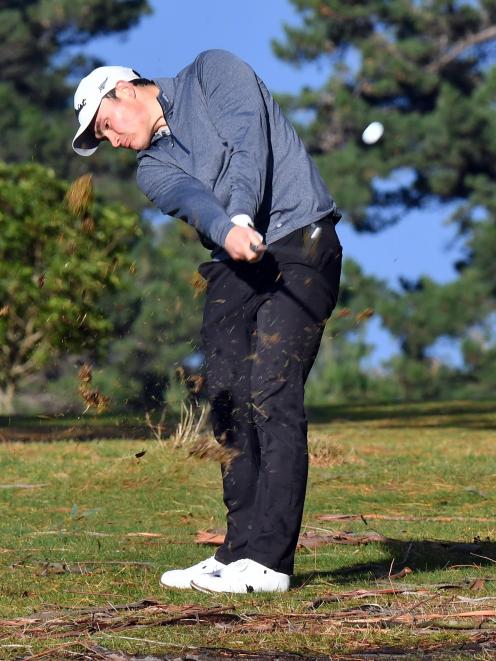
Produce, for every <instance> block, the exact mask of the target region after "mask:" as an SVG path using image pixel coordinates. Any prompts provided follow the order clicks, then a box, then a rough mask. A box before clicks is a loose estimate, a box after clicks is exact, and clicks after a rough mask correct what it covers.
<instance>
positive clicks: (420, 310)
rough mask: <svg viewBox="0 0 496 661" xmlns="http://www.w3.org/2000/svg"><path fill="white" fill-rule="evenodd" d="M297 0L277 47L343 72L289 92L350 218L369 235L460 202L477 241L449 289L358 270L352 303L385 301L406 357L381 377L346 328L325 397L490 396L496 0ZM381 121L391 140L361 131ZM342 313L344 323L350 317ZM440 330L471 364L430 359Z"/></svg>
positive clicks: (321, 386)
mask: <svg viewBox="0 0 496 661" xmlns="http://www.w3.org/2000/svg"><path fill="white" fill-rule="evenodd" d="M291 1H292V4H293V5H294V6H295V8H296V9H297V11H298V12H299V14H300V16H301V19H302V20H301V24H300V25H299V26H298V27H291V26H285V32H286V38H285V40H284V41H281V42H275V43H274V50H275V52H276V54H277V55H278V56H279V57H281V58H282V59H285V60H287V61H289V62H293V63H295V64H298V65H301V64H302V63H305V62H309V61H317V62H319V63H320V64H322V65H326V64H327V65H328V66H329V72H330V77H329V80H328V82H327V83H326V84H325V85H324V87H323V88H322V89H320V90H311V89H304V90H302V92H301V94H300V95H298V96H296V97H289V96H286V97H283V98H282V99H281V101H282V103H283V105H284V106H285V108H286V109H287V110H288V112H289V113H290V114H291V113H296V112H297V111H299V110H302V109H304V110H307V111H311V116H312V120H311V121H310V122H309V124H308V125H306V126H302V127H300V128H301V130H302V134H303V136H304V138H305V140H306V141H307V144H308V145H309V147H310V150H311V151H312V152H313V154H314V156H315V157H316V159H317V161H318V165H319V167H320V171H321V173H322V174H323V176H324V178H325V179H326V181H327V182H328V183H329V187H330V189H331V190H332V192H333V195H334V196H335V197H336V200H337V202H338V205H339V206H340V207H341V208H342V209H343V211H344V215H345V220H349V221H350V222H351V223H352V224H353V225H354V227H355V228H356V229H357V230H360V231H362V230H368V231H379V230H381V229H383V228H384V227H386V226H387V225H389V224H391V223H394V222H398V221H400V220H401V218H402V217H403V216H404V214H405V212H407V211H408V210H409V209H411V208H421V207H422V206H426V205H427V204H429V203H431V202H432V201H436V202H441V203H442V202H457V203H458V205H457V206H456V208H455V211H454V213H453V215H452V222H453V223H455V224H456V226H457V228H458V231H459V235H460V238H461V239H462V240H463V247H464V255H463V258H462V259H461V260H460V262H459V263H458V264H457V268H458V271H459V277H458V279H457V280H456V281H455V282H452V283H449V284H447V285H439V284H436V283H435V282H433V281H432V280H430V279H429V278H425V277H423V278H420V279H419V280H418V281H416V282H408V281H406V280H403V281H402V282H401V284H402V288H401V290H400V291H391V290H389V289H388V288H387V287H386V286H385V285H384V284H383V286H382V287H380V286H377V285H376V286H374V287H372V288H370V287H368V286H367V283H366V277H365V276H364V275H363V274H360V273H359V272H358V271H357V270H356V267H353V268H354V269H355V277H356V278H357V282H358V283H359V289H360V293H359V292H358V289H355V290H350V289H347V288H346V287H347V284H346V285H345V291H344V293H343V295H342V297H341V305H345V306H347V307H350V308H351V309H352V310H353V311H354V314H356V310H358V309H360V308H361V307H372V308H373V309H374V311H375V313H376V314H377V315H378V316H379V317H380V318H381V321H382V324H383V326H384V327H385V328H386V329H387V330H388V331H389V332H390V333H391V334H392V335H393V336H394V337H395V338H396V339H397V340H398V341H399V343H400V347H401V351H400V355H398V356H396V357H395V358H394V359H393V360H391V361H389V363H388V364H387V365H385V366H383V371H382V374H381V375H378V374H370V373H367V374H365V373H364V359H365V358H366V356H367V347H366V345H365V343H364V335H363V331H361V332H359V333H354V334H353V333H352V332H350V331H347V332H345V334H344V337H343V336H342V335H341V337H340V336H339V334H338V336H337V337H334V339H333V346H334V348H333V350H332V351H330V349H329V348H326V343H328V342H329V336H328V335H327V336H326V337H325V338H324V348H323V352H324V353H325V354H326V355H329V356H331V355H332V361H333V366H331V364H330V363H329V364H327V360H324V359H323V358H319V361H318V363H317V365H316V369H315V370H314V374H313V375H312V378H313V379H317V381H315V380H314V381H313V382H310V384H309V388H310V392H311V394H312V397H315V394H316V393H317V392H319V393H326V392H327V391H326V388H325V384H326V383H328V384H329V387H330V384H331V383H332V388H334V392H335V393H337V396H338V397H342V396H343V395H344V393H347V396H348V397H351V398H355V397H357V396H360V393H361V396H362V397H370V396H372V397H376V396H378V394H379V393H384V392H389V394H390V395H391V396H393V397H400V398H406V399H419V398H422V397H424V398H429V397H441V396H468V395H470V396H483V395H484V394H485V393H488V392H490V391H491V388H493V387H494V384H495V383H496V361H495V359H496V349H495V334H494V311H495V307H496V287H495V285H494V283H495V282H496V268H495V266H494V264H495V262H494V257H493V255H494V250H495V247H496V229H495V228H496V223H495V220H496V193H495V188H494V178H495V174H496V170H495V165H494V164H495V163H496V113H495V112H494V103H495V99H496V66H495V62H496V59H495V52H496V51H495V49H494V47H495V45H496V10H495V7H494V3H490V2H484V1H478V2H477V1H476V2H473V1H471V0H470V1H469V0H465V1H464V0H461V1H460V2H456V3H454V2H451V1H450V0H434V1H432V0H420V1H417V0H402V1H401V2H390V1H389V0H371V1H367V2H365V1H360V0H354V1H353V2H347V1H345V0H291ZM373 120H375V121H380V122H382V123H383V125H384V127H385V132H384V136H383V137H382V139H381V140H380V141H379V142H378V143H376V144H374V145H366V144H365V143H364V142H363V141H362V139H361V134H362V131H363V130H364V128H365V127H366V126H367V125H368V124H369V123H370V122H371V121H373ZM425 240H426V241H428V237H425ZM349 269H350V266H348V272H347V273H346V275H345V283H347V282H348V279H349V278H350V277H352V274H351V272H350V270H349ZM360 299H361V302H360V304H358V301H359V300H360ZM355 306H357V307H355ZM339 314H340V312H339V309H338V310H337V311H336V313H335V316H334V317H333V319H332V320H331V323H330V326H331V327H332V328H333V327H336V326H337V327H339V325H340V324H342V322H343V320H342V319H341V320H338V323H337V324H336V315H339ZM352 318H353V315H352V316H351V319H352ZM348 321H349V319H348ZM440 338H443V339H445V338H449V339H451V340H453V341H457V342H458V343H459V345H460V346H461V352H462V358H463V360H464V364H463V365H462V366H461V367H456V368H455V367H450V366H446V365H442V364H440V363H439V362H438V361H435V360H433V359H432V358H431V356H430V353H431V349H432V347H433V346H434V344H435V343H436V342H437V341H438V340H439V339H440ZM350 341H351V342H352V343H354V344H353V346H348V345H347V344H346V343H347V342H350ZM341 357H346V358H345V360H346V365H347V370H344V372H343V371H339V370H338V364H339V361H340V360H341ZM324 363H325V365H324ZM352 366H353V367H352ZM325 374H327V376H324V375H325ZM384 387H385V390H384ZM339 393H341V395H340V394H339Z"/></svg>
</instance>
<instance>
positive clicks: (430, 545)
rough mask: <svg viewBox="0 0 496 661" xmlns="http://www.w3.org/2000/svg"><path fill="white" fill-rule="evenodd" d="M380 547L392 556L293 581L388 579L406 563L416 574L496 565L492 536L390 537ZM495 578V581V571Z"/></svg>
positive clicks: (345, 581)
mask: <svg viewBox="0 0 496 661" xmlns="http://www.w3.org/2000/svg"><path fill="white" fill-rule="evenodd" d="M381 547H382V548H385V549H387V551H388V553H389V557H388V558H386V559H384V560H381V561H380V562H372V563H367V564H363V563H360V564H355V565H346V566H345V567H341V568H339V569H335V570H332V571H316V572H308V573H305V574H298V575H297V576H295V578H294V585H295V586H300V585H303V584H304V583H306V582H307V581H308V580H309V579H310V578H311V577H314V578H315V577H320V578H327V579H332V580H333V582H337V583H339V584H346V583H351V582H356V581H358V580H367V581H369V580H371V579H378V578H383V579H387V578H388V576H389V574H390V573H392V574H395V573H397V572H400V571H401V570H402V569H404V568H405V567H408V568H410V569H411V570H413V572H414V573H415V574H416V575H418V574H419V573H420V572H430V571H436V570H439V569H449V568H450V567H451V568H453V567H473V568H474V569H480V568H482V567H492V568H493V569H495V568H496V542H492V541H490V540H487V541H486V540H480V541H479V540H475V541H474V542H472V543H465V542H445V541H438V540H412V541H408V540H407V541H404V540H396V539H389V540H388V541H387V542H383V543H381ZM491 580H492V579H491ZM494 581H496V573H495V575H494ZM454 587H455V586H454ZM456 587H460V586H456Z"/></svg>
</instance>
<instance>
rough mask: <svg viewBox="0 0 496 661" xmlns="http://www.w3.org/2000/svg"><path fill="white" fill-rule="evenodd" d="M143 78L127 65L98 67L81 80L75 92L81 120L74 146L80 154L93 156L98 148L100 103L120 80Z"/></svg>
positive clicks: (75, 101) (77, 109)
mask: <svg viewBox="0 0 496 661" xmlns="http://www.w3.org/2000/svg"><path fill="white" fill-rule="evenodd" d="M136 78H141V76H140V75H139V73H137V72H136V71H134V69H129V68H127V67H98V68H97V69H93V71H92V72H91V73H89V74H88V75H87V76H86V77H85V78H83V79H82V80H81V82H80V83H79V85H78V88H77V90H76V93H75V94H74V110H75V111H76V117H77V118H78V120H79V125H80V126H79V129H78V132H77V133H76V135H75V136H74V140H73V141H72V148H73V149H74V151H75V152H76V154H79V155H80V156H91V154H94V153H95V152H96V150H97V149H98V145H99V144H100V140H98V139H97V138H95V134H94V133H93V125H92V124H93V119H94V117H95V115H96V113H97V111H98V108H99V107H100V103H101V101H102V99H103V97H104V96H105V94H107V93H108V92H110V90H113V89H114V87H115V86H116V84H117V83H118V82H119V80H135V79H136Z"/></svg>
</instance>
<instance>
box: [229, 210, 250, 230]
mask: <svg viewBox="0 0 496 661" xmlns="http://www.w3.org/2000/svg"><path fill="white" fill-rule="evenodd" d="M231 223H234V225H238V226H239V227H255V226H254V224H253V220H252V219H251V218H250V216H249V215H248V214H247V213H237V214H236V215H235V216H233V217H232V218H231Z"/></svg>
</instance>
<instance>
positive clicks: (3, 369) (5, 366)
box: [0, 163, 139, 407]
mask: <svg viewBox="0 0 496 661" xmlns="http://www.w3.org/2000/svg"><path fill="white" fill-rule="evenodd" d="M66 192H67V184H65V183H64V182H62V181H60V180H59V179H57V178H56V176H55V174H54V173H53V171H52V170H49V169H46V168H43V167H42V166H40V165H36V164H28V165H16V166H14V165H6V164H4V163H0V309H1V310H0V344H1V346H2V352H1V354H0V392H3V393H4V394H6V393H8V397H7V400H6V401H5V402H4V407H8V406H9V400H11V397H12V394H13V391H14V390H15V388H17V386H18V385H19V383H20V381H22V380H23V379H25V378H26V377H27V376H28V375H30V374H32V373H33V372H34V371H36V370H39V369H40V367H42V366H43V365H47V364H48V363H51V362H53V361H54V360H55V358H56V357H57V356H58V355H59V354H60V353H62V352H71V351H78V352H81V351H85V352H97V351H98V349H99V347H100V346H101V343H102V340H103V339H104V338H106V337H108V336H109V334H110V333H111V331H112V323H111V321H110V320H109V319H108V318H107V317H106V316H105V314H104V312H103V310H102V309H101V307H100V303H101V301H102V298H103V296H104V295H108V294H109V293H110V292H115V291H116V290H117V289H118V288H119V287H120V286H121V277H122V273H123V271H125V270H126V269H128V268H129V259H128V257H127V254H128V251H129V248H130V246H131V245H132V243H133V241H134V240H135V239H136V237H137V236H138V234H139V226H138V218H137V217H136V216H135V214H133V213H131V212H129V211H127V210H126V209H124V208H123V207H122V206H117V205H113V206H108V205H102V204H101V203H99V202H94V203H93V205H92V208H90V209H89V212H90V214H91V215H88V214H84V215H81V216H76V215H74V214H72V213H71V212H70V211H69V209H68V207H67V203H66V201H65V195H66ZM0 406H1V402H0Z"/></svg>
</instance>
